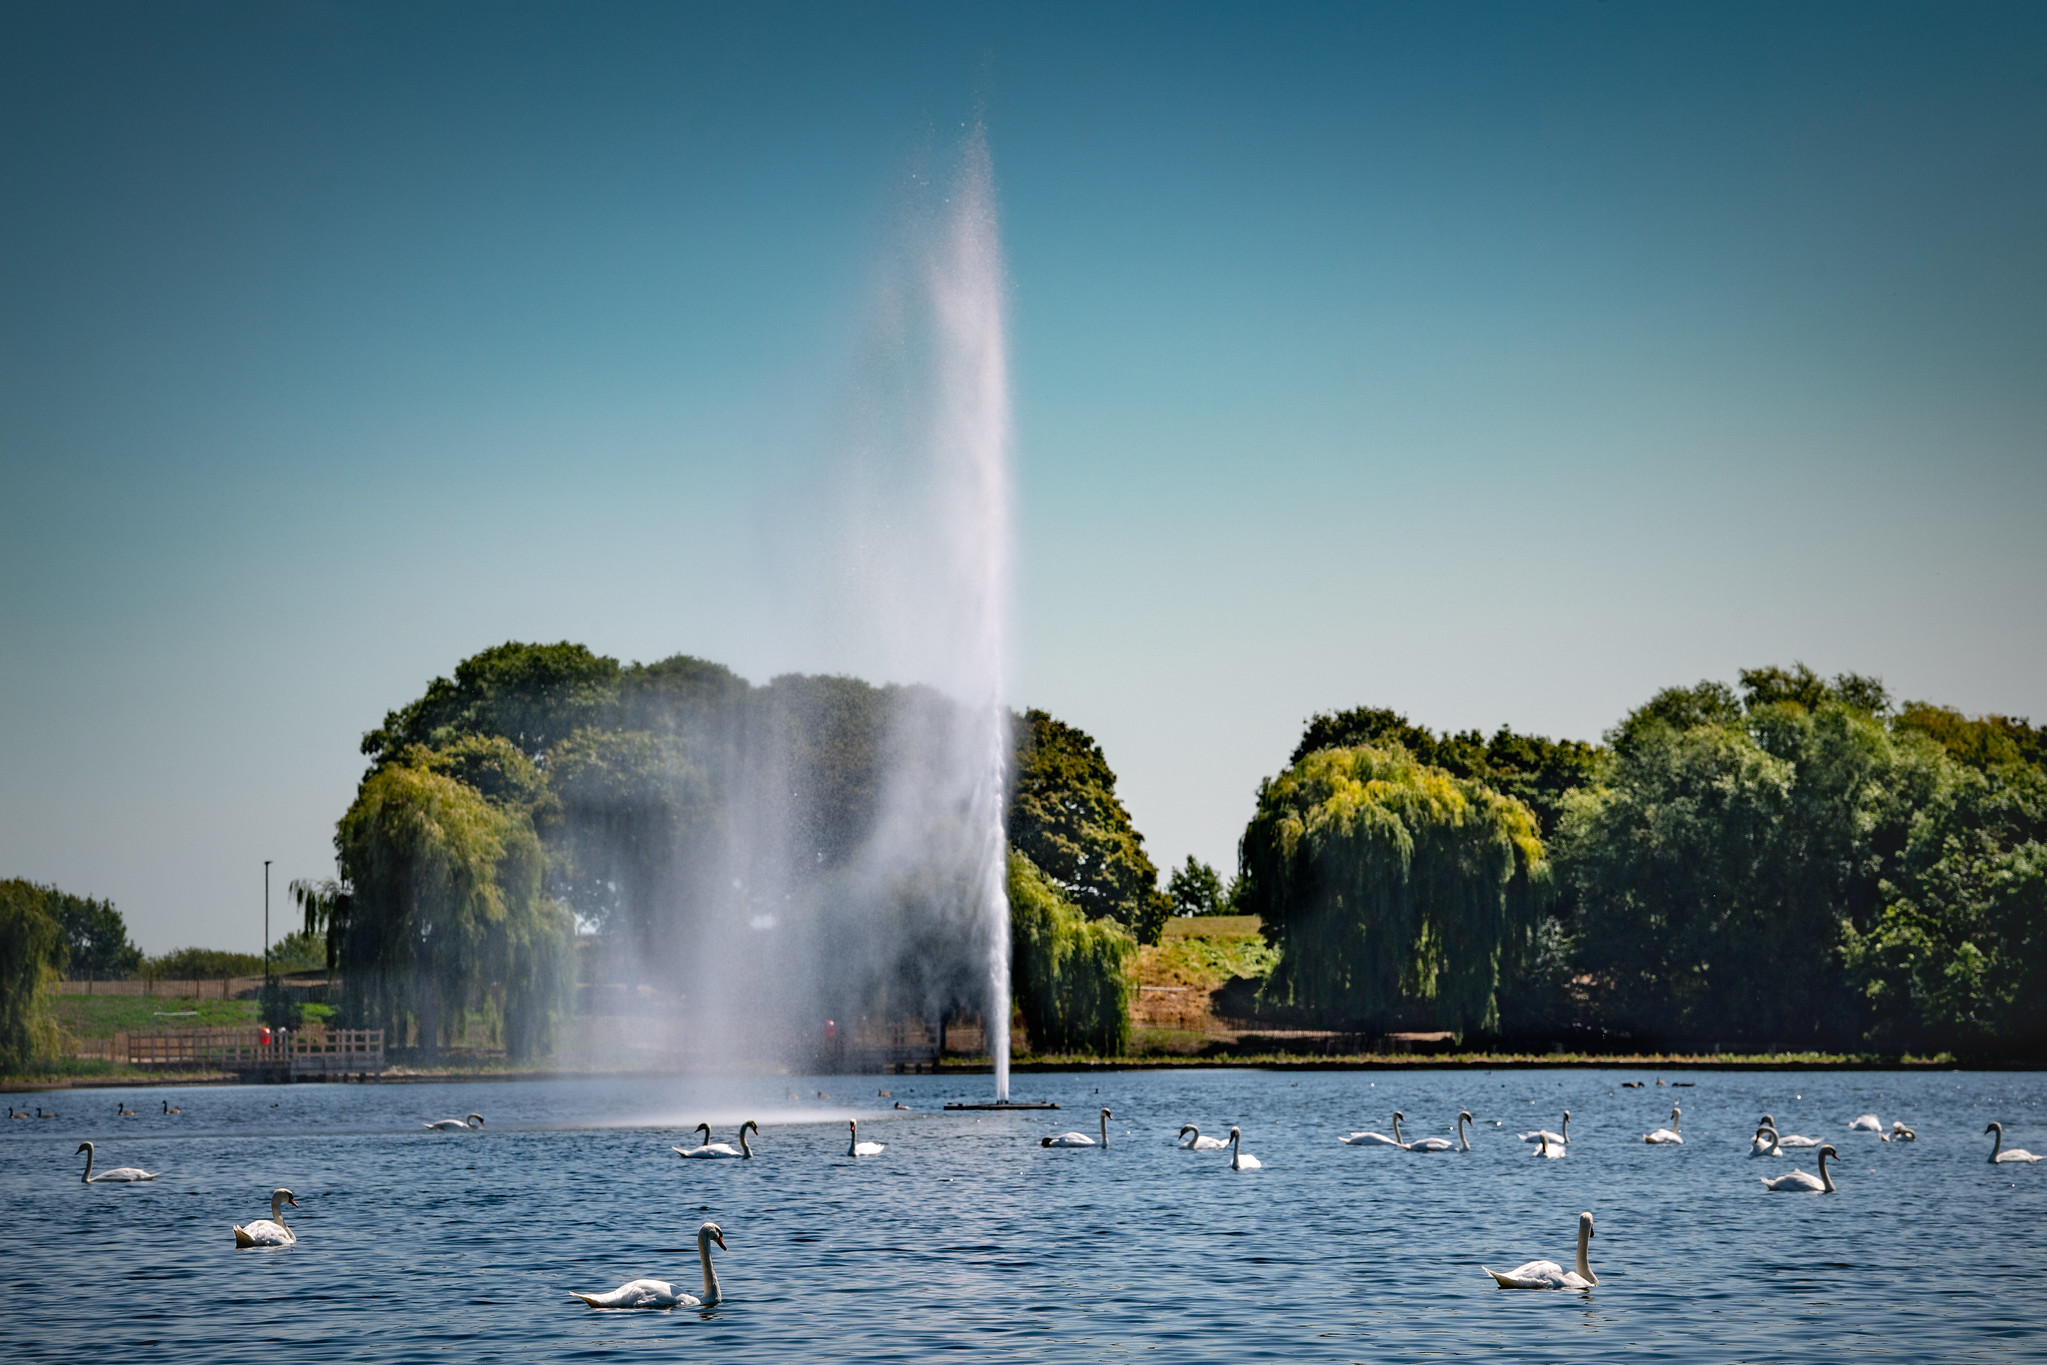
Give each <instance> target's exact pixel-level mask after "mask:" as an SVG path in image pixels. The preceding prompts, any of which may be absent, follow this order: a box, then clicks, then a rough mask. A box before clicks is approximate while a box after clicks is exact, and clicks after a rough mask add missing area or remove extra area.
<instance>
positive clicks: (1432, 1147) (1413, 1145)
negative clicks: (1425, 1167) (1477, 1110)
mask: <svg viewBox="0 0 2047 1365" xmlns="http://www.w3.org/2000/svg"><path fill="white" fill-rule="evenodd" d="M1471 1122H1473V1119H1472V1117H1471V1111H1470V1110H1469V1109H1460V1110H1458V1111H1457V1142H1459V1143H1462V1144H1463V1146H1462V1147H1461V1148H1459V1149H1458V1150H1461V1151H1466V1152H1468V1151H1470V1150H1471V1139H1470V1138H1467V1137H1466V1136H1464V1125H1465V1124H1467V1123H1471ZM1455 1146H1456V1144H1455V1143H1452V1142H1451V1141H1450V1139H1449V1138H1416V1139H1415V1140H1414V1141H1413V1142H1410V1143H1408V1144H1407V1150H1408V1151H1410V1152H1447V1151H1450V1150H1451V1149H1452V1148H1453V1147H1455Z"/></svg>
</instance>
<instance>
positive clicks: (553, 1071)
mask: <svg viewBox="0 0 2047 1365" xmlns="http://www.w3.org/2000/svg"><path fill="white" fill-rule="evenodd" d="M1009 1069H1010V1072H1011V1073H1012V1074H1016V1075H1031V1074H1049V1073H1054V1072H1062V1071H1078V1072H1107V1071H1178V1070H1204V1069H1213V1070H1256V1071H1416V1070H1478V1071H1547V1070H1565V1069H1568V1070H1612V1071H1623V1070H1625V1071H1670V1072H1679V1071H1688V1072H1700V1071H2042V1070H2047V1059H2024V1060H2011V1059H1999V1060H1970V1059H1958V1058H1954V1057H1949V1056H1940V1057H1909V1056H1908V1057H1856V1056H1831V1055H1803V1054H1781V1053H1779V1054H1757V1055H1754V1056H1743V1057H1727V1056H1720V1057H1716V1056H1712V1055H1710V1054H1709V1055H1693V1054H1682V1053H1679V1054H1658V1053H1642V1054H1626V1055H1618V1056H1611V1057H1599V1056H1585V1055H1582V1054H1567V1055H1564V1056H1537V1055H1529V1054H1497V1055H1496V1054H1491V1053H1442V1054H1426V1053H1398V1054H1371V1053H1363V1054H1355V1055H1349V1056H1335V1057H1325V1056H1301V1055H1298V1054H1291V1053H1270V1054H1259V1055H1252V1056H1238V1057H1192V1056H1189V1057H1161V1056H1151V1057H1056V1058H1055V1057H1045V1058H1024V1059H1022V1060H1019V1061H1014V1062H1012V1063H1010V1068H1009ZM994 1070H995V1068H994V1066H993V1065H992V1064H990V1063H988V1062H983V1061H971V1062H969V1061H961V1062H946V1063H943V1064H941V1065H940V1067H939V1069H938V1070H937V1071H924V1072H889V1071H874V1072H819V1073H816V1074H818V1075H873V1076H891V1075H896V1076H908V1075H926V1076H932V1075H936V1076H987V1075H992V1074H994ZM708 1074H714V1073H708V1072H701V1071H676V1070H668V1069H660V1070H647V1069H638V1068H633V1069H620V1070H604V1069H586V1070H563V1069H561V1068H558V1067H545V1068H539V1067H536V1068H533V1069H531V1070H474V1071H471V1070H455V1069H448V1070H440V1069H435V1070H412V1069H409V1068H408V1069H405V1070H402V1071H388V1072H386V1073H385V1074H384V1075H383V1076H381V1077H379V1078H377V1079H376V1080H372V1081H364V1082H346V1084H363V1085H430V1084H436V1083H447V1082H456V1081H468V1082H479V1081H570V1080H647V1081H654V1080H676V1079H682V1078H687V1077H691V1076H702V1075H708ZM717 1074H733V1075H754V1074H761V1075H768V1074H782V1075H795V1074H798V1073H795V1072H781V1073H768V1072H761V1073H753V1072H731V1073H717ZM805 1074H807V1073H805ZM288 1084H294V1082H279V1081H245V1080H243V1079H242V1078H241V1077H239V1076H237V1075H235V1074H234V1073H233V1072H219V1071H209V1072H171V1073H166V1074H163V1075H156V1076H49V1077H26V1076H13V1077H7V1078H5V1079H0V1094H28V1093H34V1092H39V1091H56V1090H122V1089H127V1090H137V1089H148V1088H151V1087H158V1088H161V1087H165V1086H177V1087H181V1088H190V1087H195V1086H216V1085H288ZM295 1084H300V1085H309V1084H343V1082H314V1081H300V1082H295Z"/></svg>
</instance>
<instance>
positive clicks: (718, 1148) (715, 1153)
mask: <svg viewBox="0 0 2047 1365" xmlns="http://www.w3.org/2000/svg"><path fill="white" fill-rule="evenodd" d="M749 1128H751V1129H753V1131H754V1132H756V1133H758V1132H759V1131H760V1130H761V1126H760V1125H759V1124H758V1123H755V1122H754V1121H753V1120H752V1119H748V1120H747V1121H746V1122H745V1123H742V1124H740V1125H739V1145H738V1146H737V1147H734V1146H733V1145H732V1144H731V1143H729V1142H713V1141H711V1125H710V1124H708V1123H700V1124H698V1125H697V1131H698V1132H699V1133H702V1134H703V1135H704V1141H703V1145H701V1146H698V1147H688V1148H684V1147H670V1148H669V1149H668V1150H669V1151H671V1152H673V1153H675V1154H676V1155H677V1156H687V1157H710V1158H717V1157H739V1158H741V1159H743V1160H746V1161H751V1160H753V1148H751V1147H749V1146H747V1144H746V1130H747V1129H749Z"/></svg>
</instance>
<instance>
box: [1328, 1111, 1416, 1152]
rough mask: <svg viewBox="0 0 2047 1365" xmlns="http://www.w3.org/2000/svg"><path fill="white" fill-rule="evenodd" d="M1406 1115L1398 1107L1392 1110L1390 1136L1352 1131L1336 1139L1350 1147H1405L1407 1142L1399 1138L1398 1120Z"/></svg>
mask: <svg viewBox="0 0 2047 1365" xmlns="http://www.w3.org/2000/svg"><path fill="white" fill-rule="evenodd" d="M1406 1117H1407V1115H1405V1114H1403V1113H1401V1112H1400V1111H1399V1110H1398V1109H1396V1110H1394V1111H1393V1136H1392V1137H1387V1136H1386V1135H1385V1134H1384V1133H1352V1134H1351V1135H1350V1136H1349V1137H1347V1138H1338V1139H1337V1141H1339V1142H1343V1143H1347V1144H1349V1145H1350V1146H1352V1147H1405V1146H1407V1144H1406V1143H1404V1142H1402V1141H1401V1140H1400V1121H1401V1120H1402V1119H1404V1118H1406Z"/></svg>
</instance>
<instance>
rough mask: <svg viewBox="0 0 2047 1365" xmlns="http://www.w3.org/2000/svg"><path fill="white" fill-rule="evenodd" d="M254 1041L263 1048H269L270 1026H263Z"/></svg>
mask: <svg viewBox="0 0 2047 1365" xmlns="http://www.w3.org/2000/svg"><path fill="white" fill-rule="evenodd" d="M256 1041H258V1042H260V1043H261V1044H263V1046H264V1047H269V1046H270V1025H268V1024H265V1025H264V1026H263V1032H261V1033H260V1034H258V1035H257V1036H256Z"/></svg>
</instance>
